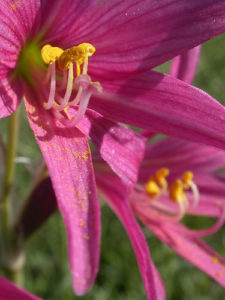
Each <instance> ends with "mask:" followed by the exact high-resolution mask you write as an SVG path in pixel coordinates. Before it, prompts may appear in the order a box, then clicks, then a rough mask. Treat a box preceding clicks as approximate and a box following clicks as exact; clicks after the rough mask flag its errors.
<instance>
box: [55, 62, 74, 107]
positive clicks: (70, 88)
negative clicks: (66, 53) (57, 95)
mask: <svg viewBox="0 0 225 300" xmlns="http://www.w3.org/2000/svg"><path fill="white" fill-rule="evenodd" d="M72 91H73V64H72V63H70V65H69V73H68V81H67V87H66V93H65V96H64V98H63V99H62V102H61V103H60V105H57V104H55V105H54V108H55V109H57V110H59V111H61V110H64V109H65V107H66V106H67V105H68V102H69V99H70V96H71V94H72Z"/></svg>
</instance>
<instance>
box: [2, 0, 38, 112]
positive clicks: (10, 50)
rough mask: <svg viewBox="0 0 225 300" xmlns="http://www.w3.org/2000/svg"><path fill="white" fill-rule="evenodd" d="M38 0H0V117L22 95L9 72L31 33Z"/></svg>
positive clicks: (21, 89) (13, 105)
mask: <svg viewBox="0 0 225 300" xmlns="http://www.w3.org/2000/svg"><path fill="white" fill-rule="evenodd" d="M39 6H40V3H39V0H37V1H34V0H20V1H15V0H8V1H1V6H0V45H1V59H0V111H1V113H0V118H3V117H6V116H8V115H10V114H11V113H12V112H13V111H15V109H16V108H17V106H18V104H19V102H20V100H21V98H22V92H23V86H22V83H21V81H19V80H18V79H17V80H15V74H13V71H14V70H15V68H16V66H17V60H18V57H19V53H20V51H21V49H22V47H23V46H24V43H25V41H26V39H27V37H28V35H30V34H31V32H32V30H33V29H32V28H33V23H34V20H35V18H36V14H37V11H38V9H39Z"/></svg>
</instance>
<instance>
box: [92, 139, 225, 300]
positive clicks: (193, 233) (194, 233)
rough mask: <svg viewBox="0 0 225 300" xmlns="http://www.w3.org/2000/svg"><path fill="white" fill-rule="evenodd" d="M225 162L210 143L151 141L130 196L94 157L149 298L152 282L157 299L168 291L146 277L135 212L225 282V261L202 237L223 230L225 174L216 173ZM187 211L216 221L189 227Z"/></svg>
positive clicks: (146, 254)
mask: <svg viewBox="0 0 225 300" xmlns="http://www.w3.org/2000/svg"><path fill="white" fill-rule="evenodd" d="M224 164H225V155H224V153H223V152H222V151H218V150H216V149H214V148H211V147H208V146H203V145H200V144H194V143H188V142H185V141H182V140H178V139H175V138H168V139H165V140H161V141H158V142H153V143H151V144H148V145H147V148H146V153H145V158H144V160H143V163H142V165H141V167H140V173H139V182H138V184H137V185H136V187H135V188H134V190H133V192H132V193H131V194H130V195H129V197H126V196H125V195H124V192H123V190H124V186H123V184H122V182H121V180H120V179H119V178H118V177H116V176H115V175H113V174H112V172H110V171H109V170H108V169H107V168H105V167H104V163H103V162H101V160H98V158H96V174H97V176H96V178H97V185H98V188H99V190H100V191H101V192H102V194H103V196H104V199H105V200H106V202H107V203H108V204H109V205H110V206H111V208H112V209H113V210H114V212H115V213H116V214H117V216H118V217H119V218H120V220H121V222H122V223H123V225H124V227H125V228H126V230H127V233H128V235H129V237H130V239H131V242H132V244H133V247H134V251H135V253H136V256H137V261H138V264H139V268H140V272H141V274H142V277H143V280H144V283H145V287H146V291H147V295H148V299H152V298H153V299H154V295H152V294H151V293H150V292H149V291H150V290H149V287H150V286H151V285H154V284H155V290H156V297H157V296H158V299H163V298H164V296H165V295H164V292H163V287H162V284H160V281H159V278H158V276H156V278H157V280H155V282H154V281H151V282H150V281H149V280H147V278H149V277H148V272H149V268H151V267H152V261H151V260H150V258H149V250H148V246H147V243H146V241H145V238H144V236H143V233H142V231H141V229H140V227H139V225H138V223H137V222H136V220H135V217H134V214H135V215H136V216H137V217H138V218H140V220H141V221H142V222H143V223H144V224H145V225H146V226H147V227H148V228H149V229H150V230H151V231H152V232H153V233H154V234H155V235H156V236H157V237H158V238H159V239H160V240H161V241H162V242H163V243H165V244H167V245H168V246H170V247H171V248H172V249H173V250H174V251H175V252H177V253H178V254H179V255H180V256H182V257H183V258H185V259H187V260H188V261H189V262H191V263H192V264H194V265H195V266H197V267H198V268H199V269H201V270H202V271H204V272H205V273H207V274H208V275H210V276H211V277H212V278H214V279H215V280H216V281H218V282H219V283H220V284H221V285H223V286H225V279H224V278H225V276H224V275H225V268H224V266H225V259H223V258H222V257H221V256H219V255H218V254H217V253H216V252H215V251H213V250H212V249H211V248H210V247H209V246H208V245H206V244H205V243H204V242H203V241H202V240H201V239H200V237H202V236H206V235H209V234H212V233H213V232H215V231H217V230H219V228H220V227H221V226H222V225H223V223H224V220H225V197H224V195H225V185H224V176H223V175H222V174H218V173H215V171H216V170H217V169H218V168H221V167H223V166H224ZM165 167H166V168H165ZM187 171H188V172H187ZM190 171H191V172H190ZM169 172H170V174H169ZM193 174H194V178H192V175H193ZM185 214H189V215H199V216H209V217H214V218H217V222H216V223H215V224H214V225H213V226H212V227H211V228H208V229H204V230H191V229H189V228H187V227H186V226H185V225H183V224H182V223H181V221H182V218H183V216H184V215H185ZM155 275H157V274H155ZM156 281H157V283H158V284H156Z"/></svg>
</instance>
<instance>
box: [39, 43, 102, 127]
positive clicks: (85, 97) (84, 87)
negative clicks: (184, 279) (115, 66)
mask: <svg viewBox="0 0 225 300" xmlns="http://www.w3.org/2000/svg"><path fill="white" fill-rule="evenodd" d="M95 51H96V49H95V47H94V46H93V45H92V44H90V43H82V44H79V45H78V46H73V47H71V48H68V49H65V50H63V49H61V48H59V47H52V46H51V45H45V46H44V47H42V49H41V56H42V59H43V61H44V63H45V64H47V65H48V70H47V74H46V77H45V80H44V84H48V83H49V82H50V91H49V97H48V99H47V101H46V102H44V108H45V109H47V110H48V109H54V111H56V112H58V113H64V115H65V116H66V117H67V118H68V119H69V121H70V123H71V125H72V126H75V125H77V124H78V122H79V121H80V120H81V119H82V117H83V115H84V114H85V112H86V109H87V107H88V103H89V100H90V98H91V96H92V94H93V93H94V92H101V91H102V87H101V85H100V83H99V82H92V80H91V77H90V76H89V75H88V59H89V57H91V56H92V55H93V54H94V53H95ZM74 67H76V71H75V72H74ZM56 73H57V76H56ZM60 79H61V80H60ZM74 90H75V91H76V94H75V97H74V98H72V94H73V91H74ZM63 91H64V96H63V97H58V98H56V96H58V95H60V94H61V93H62V92H63ZM71 106H75V107H77V114H76V116H75V117H72V118H70V117H69V115H68V111H67V110H68V108H69V107H71ZM67 121H68V120H67Z"/></svg>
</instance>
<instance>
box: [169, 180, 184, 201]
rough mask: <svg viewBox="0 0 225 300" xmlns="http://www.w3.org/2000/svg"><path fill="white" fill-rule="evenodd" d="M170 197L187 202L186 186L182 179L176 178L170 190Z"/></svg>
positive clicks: (173, 199)
mask: <svg viewBox="0 0 225 300" xmlns="http://www.w3.org/2000/svg"><path fill="white" fill-rule="evenodd" d="M169 196H170V199H171V200H172V201H174V202H176V203H181V202H186V201H187V198H186V196H185V193H184V186H183V183H182V181H181V180H179V179H178V180H175V181H174V182H173V184H172V185H171V187H170V190H169Z"/></svg>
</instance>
